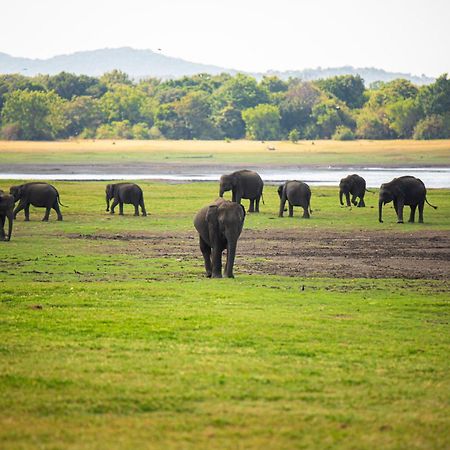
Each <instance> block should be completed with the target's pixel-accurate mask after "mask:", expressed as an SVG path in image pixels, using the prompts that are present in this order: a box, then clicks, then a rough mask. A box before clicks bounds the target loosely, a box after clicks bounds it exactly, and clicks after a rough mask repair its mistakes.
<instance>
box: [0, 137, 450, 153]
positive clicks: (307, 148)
mask: <svg viewBox="0 0 450 450" xmlns="http://www.w3.org/2000/svg"><path fill="white" fill-rule="evenodd" d="M268 147H271V148H272V147H273V148H275V151H276V152H283V153H291V154H295V153H313V154H314V153H328V152H333V153H336V152H337V153H344V154H348V153H355V154H366V153H371V154H373V153H375V154H383V153H389V152H392V151H401V152H404V153H417V152H421V151H423V152H427V153H429V152H436V153H438V154H442V155H449V152H450V140H433V141H415V140H390V141H367V140H360V141H350V142H349V141H346V142H343V141H331V140H322V141H299V142H297V143H295V144H294V143H292V142H289V141H271V142H261V141H247V140H238V141H231V142H225V141H165V140H157V141H138V140H68V141H54V142H46V141H43V142H35V141H33V142H30V141H0V152H5V153H10V152H14V153H18V152H23V153H28V152H31V151H32V152H42V153H47V152H55V151H57V152H64V153H65V152H68V153H78V152H79V153H83V152H88V153H90V152H108V153H110V152H123V151H124V150H126V151H129V152H146V153H147V152H158V153H159V152H164V153H170V152H177V153H178V152H193V153H197V152H198V153H209V152H211V151H214V152H217V153H225V152H226V153H230V152H239V153H242V152H245V153H249V154H257V153H261V152H262V153H267V151H268Z"/></svg>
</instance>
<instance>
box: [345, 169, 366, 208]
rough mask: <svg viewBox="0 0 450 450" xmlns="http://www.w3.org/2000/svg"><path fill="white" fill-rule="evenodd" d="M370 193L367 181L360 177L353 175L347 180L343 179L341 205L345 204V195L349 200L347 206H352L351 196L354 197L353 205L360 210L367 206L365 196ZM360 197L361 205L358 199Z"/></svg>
mask: <svg viewBox="0 0 450 450" xmlns="http://www.w3.org/2000/svg"><path fill="white" fill-rule="evenodd" d="M366 191H367V192H370V191H368V190H367V189H366V180H365V179H364V178H363V177H360V176H359V175H356V173H354V174H353V175H348V176H347V177H345V178H342V180H341V182H340V183H339V202H340V203H341V205H343V204H344V202H343V201H342V196H343V195H345V199H346V200H347V206H351V205H350V194H351V195H352V203H353V205H355V206H356V205H358V208H364V207H365V206H366V204H365V203H364V194H365V193H366ZM358 197H359V203H358V202H357V201H356V199H357V198H358Z"/></svg>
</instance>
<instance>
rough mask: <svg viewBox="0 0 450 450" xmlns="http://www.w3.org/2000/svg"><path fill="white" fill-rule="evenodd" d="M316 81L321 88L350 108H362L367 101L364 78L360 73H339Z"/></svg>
mask: <svg viewBox="0 0 450 450" xmlns="http://www.w3.org/2000/svg"><path fill="white" fill-rule="evenodd" d="M316 83H317V86H319V88H320V89H321V90H323V91H325V92H328V93H330V94H332V95H334V96H335V97H337V98H338V99H339V100H341V101H343V102H344V103H345V104H346V105H347V106H348V107H349V108H361V107H362V106H363V104H364V102H365V95H364V93H365V86H364V80H363V79H362V78H361V77H360V76H359V75H338V76H335V77H330V78H327V79H324V80H318V81H317V82H316Z"/></svg>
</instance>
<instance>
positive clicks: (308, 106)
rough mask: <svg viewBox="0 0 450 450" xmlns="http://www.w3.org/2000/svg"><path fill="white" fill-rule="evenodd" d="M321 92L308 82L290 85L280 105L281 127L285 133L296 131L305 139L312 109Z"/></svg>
mask: <svg viewBox="0 0 450 450" xmlns="http://www.w3.org/2000/svg"><path fill="white" fill-rule="evenodd" d="M320 98H321V92H320V91H319V89H318V88H317V87H316V86H314V85H313V84H312V83H310V82H295V83H291V84H290V86H289V89H288V91H287V92H286V94H285V97H284V100H282V101H281V103H280V115H281V120H280V123H281V127H282V128H283V130H284V131H285V132H286V133H289V131H290V130H293V129H296V130H298V131H299V133H300V135H301V136H302V137H305V129H306V128H307V126H308V125H309V124H310V123H311V121H312V119H311V114H312V109H313V107H314V105H315V104H316V103H318V102H319V101H320Z"/></svg>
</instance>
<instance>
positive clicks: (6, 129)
mask: <svg viewBox="0 0 450 450" xmlns="http://www.w3.org/2000/svg"><path fill="white" fill-rule="evenodd" d="M0 137H1V138H2V139H5V140H6V141H17V140H18V139H20V138H21V129H20V125H19V124H18V123H7V124H6V125H4V126H3V128H2V129H1V131H0Z"/></svg>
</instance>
